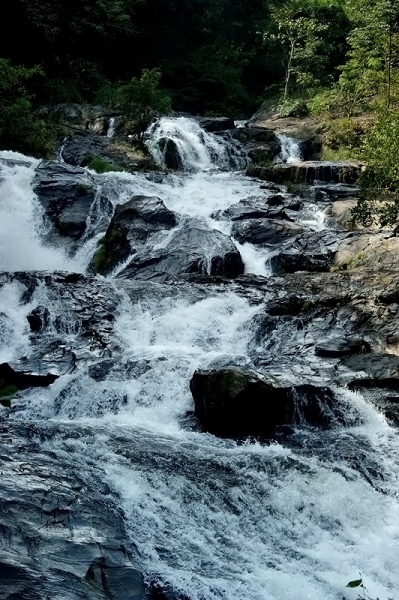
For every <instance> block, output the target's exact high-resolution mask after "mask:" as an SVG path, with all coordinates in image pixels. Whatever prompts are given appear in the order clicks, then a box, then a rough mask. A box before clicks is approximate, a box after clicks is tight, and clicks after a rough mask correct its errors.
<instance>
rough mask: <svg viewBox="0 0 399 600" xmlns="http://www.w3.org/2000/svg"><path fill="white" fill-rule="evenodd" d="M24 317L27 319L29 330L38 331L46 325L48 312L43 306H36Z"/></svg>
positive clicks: (48, 318) (48, 317)
mask: <svg viewBox="0 0 399 600" xmlns="http://www.w3.org/2000/svg"><path fill="white" fill-rule="evenodd" d="M26 318H27V320H28V323H29V327H30V330H31V331H32V332H33V333H38V332H39V331H42V330H43V329H44V328H45V327H47V326H48V324H49V320H50V313H49V310H48V308H46V307H45V306H37V307H36V308H34V309H33V310H32V312H31V313H30V314H29V315H28V316H27V317H26Z"/></svg>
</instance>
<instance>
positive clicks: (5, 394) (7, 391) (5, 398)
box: [0, 379, 18, 408]
mask: <svg viewBox="0 0 399 600" xmlns="http://www.w3.org/2000/svg"><path fill="white" fill-rule="evenodd" d="M4 383H5V382H4V379H0V404H1V405H2V406H5V407H6V408H9V407H10V406H11V398H12V397H13V396H14V395H15V394H16V393H17V391H18V388H17V386H16V385H4Z"/></svg>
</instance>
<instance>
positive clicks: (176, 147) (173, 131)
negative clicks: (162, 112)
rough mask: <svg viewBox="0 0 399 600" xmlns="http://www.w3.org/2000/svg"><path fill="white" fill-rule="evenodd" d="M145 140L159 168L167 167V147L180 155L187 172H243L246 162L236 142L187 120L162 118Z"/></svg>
mask: <svg viewBox="0 0 399 600" xmlns="http://www.w3.org/2000/svg"><path fill="white" fill-rule="evenodd" d="M145 137H146V145H147V148H148V150H149V151H150V153H151V155H152V157H153V158H154V160H155V162H156V163H157V164H159V165H163V164H165V158H166V156H165V154H166V152H167V150H168V148H169V149H171V151H172V152H173V153H175V154H176V155H177V157H178V158H177V160H178V161H179V162H180V164H181V167H182V168H183V169H184V170H193V171H205V170H209V169H215V168H222V169H227V168H229V169H230V168H235V169H240V168H243V167H244V166H245V163H246V157H245V153H244V152H243V150H242V148H241V147H240V146H239V145H238V144H237V143H235V142H234V140H230V141H226V140H224V139H222V138H221V137H220V136H216V135H213V134H212V133H208V132H207V131H204V130H203V129H202V128H201V127H200V125H199V123H198V122H197V121H195V120H194V119H189V118H187V117H179V118H169V117H163V118H162V119H160V120H159V121H156V122H155V123H153V124H152V125H151V126H150V127H149V129H148V130H147V132H146V136H145Z"/></svg>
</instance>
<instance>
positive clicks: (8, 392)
mask: <svg viewBox="0 0 399 600" xmlns="http://www.w3.org/2000/svg"><path fill="white" fill-rule="evenodd" d="M17 391H18V388H17V386H16V385H7V386H6V387H5V388H2V389H1V390H0V398H7V397H9V396H13V395H14V394H15V393H16V392H17Z"/></svg>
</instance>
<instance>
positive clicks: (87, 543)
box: [0, 115, 399, 600]
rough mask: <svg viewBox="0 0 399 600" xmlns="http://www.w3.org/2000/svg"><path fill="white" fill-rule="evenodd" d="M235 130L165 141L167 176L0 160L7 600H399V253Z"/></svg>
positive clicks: (343, 188)
mask: <svg viewBox="0 0 399 600" xmlns="http://www.w3.org/2000/svg"><path fill="white" fill-rule="evenodd" d="M111 118H116V116H111V115H110V116H107V119H108V121H106V125H104V127H103V130H101V131H100V130H99V132H97V133H96V132H95V131H94V133H93V127H94V126H93V127H92V128H91V129H90V128H88V130H90V131H91V133H90V136H91V137H93V136H94V135H98V133H104V135H103V136H102V137H103V138H105V137H106V134H107V131H108V130H109V119H111ZM233 125H234V124H233V123H231V121H230V120H228V119H227V120H225V121H223V120H220V119H219V120H216V121H215V120H212V119H208V120H202V121H199V120H191V119H188V118H187V117H180V118H176V119H163V120H161V121H160V122H159V123H157V124H154V125H153V126H152V129H151V131H150V132H149V133H148V136H147V145H148V149H149V150H148V151H149V152H150V153H151V156H152V160H153V161H155V162H158V164H159V169H158V170H157V171H142V170H141V169H140V170H135V171H134V169H133V168H132V169H130V170H132V171H134V172H133V173H127V172H121V173H108V174H104V175H99V174H96V173H95V172H93V171H90V170H88V169H86V168H84V167H83V166H81V163H82V161H77V160H75V159H74V160H72V159H70V158H68V157H69V156H70V153H69V154H68V152H69V150H68V143H67V142H66V145H64V146H63V148H62V152H61V154H60V160H58V161H49V162H45V163H39V161H36V160H34V159H30V158H28V157H23V156H21V155H16V154H14V153H2V154H1V156H0V166H1V174H0V177H1V188H0V193H1V197H2V204H1V210H2V211H3V218H2V221H1V223H2V224H1V226H0V227H2V228H3V231H2V234H3V235H2V240H3V241H2V242H1V243H2V250H1V251H2V254H1V256H2V261H1V271H2V273H1V275H0V300H1V312H0V333H1V334H0V342H1V346H0V358H1V361H0V362H1V364H0V378H1V379H2V388H3V389H4V388H5V387H7V386H16V388H17V391H16V393H15V395H14V396H13V397H12V398H11V407H10V408H8V407H7V406H4V407H3V408H1V419H2V421H1V427H2V429H1V436H2V440H3V445H2V448H3V449H2V455H1V459H2V473H3V476H4V480H3V484H2V485H1V486H0V488H1V497H2V504H3V512H2V516H1V534H2V538H1V539H2V559H1V560H2V564H1V568H2V570H3V571H2V572H3V573H5V575H4V576H2V578H1V579H0V590H1V591H2V597H4V598H7V600H11V599H14V598H21V599H25V598H26V599H28V598H29V599H31V598H35V599H36V598H38V599H40V600H41V599H42V598H43V599H44V598H47V597H51V598H54V599H58V598H60V599H61V598H68V599H69V598H70V599H71V600H72V599H75V598H90V600H91V599H93V600H94V599H96V600H97V599H105V598H113V599H115V600H124V599H125V598H126V600H127V599H134V600H136V599H137V600H144V599H145V598H147V599H152V600H155V599H157V600H158V599H168V600H172V599H178V600H183V599H184V600H187V599H188V600H205V599H207V600H208V599H210V598H226V599H227V598H228V599H229V600H230V599H231V600H238V599H240V600H242V598H247V599H248V600H255V599H256V600H258V599H260V598H265V599H269V598H273V599H274V598H275V599H276V600H285V599H286V598H292V597H294V596H295V597H296V598H298V599H299V600H302V599H303V600H305V598H310V599H311V600H316V599H317V600H319V598H321V597H323V598H325V599H326V600H333V599H334V600H336V599H337V598H341V597H342V595H343V594H346V592H345V590H344V586H345V584H346V583H347V581H349V580H350V579H353V578H354V577H355V576H356V575H357V573H358V572H359V570H361V572H362V574H363V575H364V577H365V579H367V584H368V588H369V589H370V591H371V594H372V595H374V596H376V595H379V597H380V598H381V599H385V598H386V599H388V598H389V597H394V595H395V589H396V590H397V589H398V588H399V580H398V577H397V570H396V562H395V551H394V549H395V548H396V549H397V544H398V539H399V538H398V536H399V510H398V509H399V507H398V502H397V499H398V492H399V487H398V480H397V470H396V464H397V458H398V452H399V446H398V439H397V426H398V425H399V399H398V392H399V358H398V347H399V337H398V333H397V332H398V324H399V284H398V277H397V276H398V272H399V265H398V264H397V261H398V259H397V257H398V256H399V254H398V248H397V244H398V242H397V240H398V238H397V237H396V234H395V232H394V231H392V230H385V231H378V232H376V231H368V230H365V229H354V228H353V227H352V226H351V223H350V214H349V213H350V208H351V207H352V206H353V204H354V202H355V198H356V195H357V188H356V173H358V172H359V170H357V171H356V169H355V168H353V169H352V167H350V169H351V170H350V173H351V174H350V177H347V176H346V175H345V174H346V173H348V167H347V165H336V167H334V169H335V170H331V169H326V168H325V166H324V167H323V166H322V165H320V164H318V163H317V164H316V165H315V166H314V167H313V166H312V169H314V170H310V171H309V166H308V165H306V163H300V162H299V161H297V162H292V161H291V162H290V161H288V162H286V163H283V162H279V161H281V160H286V158H284V156H283V154H282V152H283V147H282V143H281V139H279V138H278V137H276V135H275V133H274V132H273V131H271V130H270V129H263V130H262V128H260V127H257V128H256V127H255V128H251V127H244V128H240V129H235V128H234V127H233ZM86 137H87V136H86ZM99 137H101V136H99ZM109 139H112V138H109ZM165 140H166V141H165ZM71 143H72V142H71ZM77 143H78V142H77V140H76V139H74V140H73V144H77ZM85 143H86V142H85ZM101 143H103V142H101ZM104 143H105V144H107V142H104ZM78 145H79V144H78ZM107 147H108V148H109V146H107ZM248 155H249V156H250V157H252V163H249V164H248V160H249V159H248ZM266 155H267V156H268V157H269V158H268V160H275V161H276V162H275V163H274V166H273V165H272V166H271V167H269V171H270V172H271V171H273V172H276V171H278V170H279V169H280V171H282V170H289V169H291V171H290V173H291V172H292V173H296V175H295V177H294V176H292V174H289V175H288V177H289V178H291V179H292V178H294V179H295V182H298V181H299V180H300V181H301V183H306V184H307V185H306V187H305V186H303V187H302V188H301V190H300V195H298V194H296V193H293V191H292V190H290V191H287V186H286V185H285V184H284V183H282V178H281V177H280V175H278V176H276V177H273V176H270V173H269V171H268V173H269V175H268V177H269V179H268V177H266V175H265V172H262V173H260V172H256V168H258V167H256V162H255V161H256V160H258V159H259V157H262V160H263V159H264V157H265V156H266ZM312 164H313V165H314V163H312ZM302 165H305V167H303V166H302ZM172 167H173V168H172ZM176 167H179V168H178V169H177V170H176ZM259 168H264V167H259ZM305 168H306V169H307V171H306V173H307V175H306V177H305V178H302V179H301V178H299V179H298V177H299V176H298V175H297V174H298V172H299V171H300V170H301V169H305ZM360 168H361V167H360V166H359V169H360ZM246 169H247V174H245V170H246ZM249 175H251V176H249ZM316 175H317V177H316ZM284 177H286V176H284ZM316 178H318V181H316V182H315V181H314V179H316ZM270 179H272V181H270ZM284 182H285V183H286V180H285V179H284ZM4 404H5V405H7V404H8V401H6V402H4ZM347 597H348V598H350V596H349V594H348V595H347Z"/></svg>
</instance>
